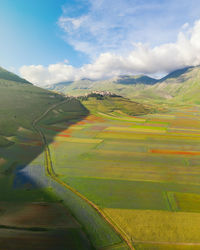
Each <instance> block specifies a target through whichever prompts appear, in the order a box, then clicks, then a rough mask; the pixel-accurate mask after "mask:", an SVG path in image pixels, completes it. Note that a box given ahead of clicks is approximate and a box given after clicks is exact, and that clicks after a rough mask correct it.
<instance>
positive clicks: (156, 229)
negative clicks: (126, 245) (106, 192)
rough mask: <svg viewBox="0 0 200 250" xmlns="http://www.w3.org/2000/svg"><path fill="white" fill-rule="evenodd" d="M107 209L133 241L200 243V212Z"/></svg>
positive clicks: (105, 210) (108, 213) (109, 214)
mask: <svg viewBox="0 0 200 250" xmlns="http://www.w3.org/2000/svg"><path fill="white" fill-rule="evenodd" d="M104 212H105V213H106V214H107V215H108V216H109V217H111V218H112V219H113V220H114V221H115V223H117V225H118V226H119V227H120V228H122V229H123V230H126V233H127V235H128V237H129V238H131V239H132V241H133V243H134V242H141V243H145V242H148V241H153V242H155V243H156V242H168V243H172V242H185V243H187V242H190V243H191V242H194V243H195V242H198V243H200V237H199V232H200V214H199V213H185V212H168V211H158V210H133V209H111V208H105V209H104Z"/></svg>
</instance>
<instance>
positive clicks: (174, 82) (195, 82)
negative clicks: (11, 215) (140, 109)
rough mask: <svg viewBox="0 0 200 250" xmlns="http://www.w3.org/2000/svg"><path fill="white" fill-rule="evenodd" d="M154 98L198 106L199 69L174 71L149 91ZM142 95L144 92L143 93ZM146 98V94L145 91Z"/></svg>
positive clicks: (199, 89) (199, 88)
mask: <svg viewBox="0 0 200 250" xmlns="http://www.w3.org/2000/svg"><path fill="white" fill-rule="evenodd" d="M149 92H151V93H153V95H154V96H156V97H160V98H163V99H165V100H171V101H172V102H173V101H179V102H191V103H196V104H199V103H200V102H199V100H200V94H199V93H200V67H199V66H197V67H188V68H184V69H181V70H176V71H174V72H172V73H170V74H169V75H167V76H166V77H164V78H163V79H161V80H160V81H159V82H158V83H157V84H155V85H154V86H152V87H151V88H150V89H149ZM143 93H144V92H143ZM146 95H147V96H148V92H147V91H146Z"/></svg>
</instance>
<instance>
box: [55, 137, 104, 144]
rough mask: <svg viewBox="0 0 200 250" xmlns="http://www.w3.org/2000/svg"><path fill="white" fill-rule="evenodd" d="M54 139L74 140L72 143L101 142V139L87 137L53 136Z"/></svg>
mask: <svg viewBox="0 0 200 250" xmlns="http://www.w3.org/2000/svg"><path fill="white" fill-rule="evenodd" d="M54 140H55V142H56V141H62V142H74V143H94V144H96V143H101V142H102V141H103V140H101V139H88V138H75V137H60V136H57V137H55V139H54Z"/></svg>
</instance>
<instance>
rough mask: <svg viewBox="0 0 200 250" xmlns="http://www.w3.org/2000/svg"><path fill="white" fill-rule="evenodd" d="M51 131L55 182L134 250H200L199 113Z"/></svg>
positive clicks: (185, 110) (87, 122)
mask: <svg viewBox="0 0 200 250" xmlns="http://www.w3.org/2000/svg"><path fill="white" fill-rule="evenodd" d="M88 108H89V106H88ZM52 127H53V125H49V126H48V129H47V128H45V129H44V130H45V134H46V137H47V138H48V140H50V141H52V143H51V144H50V146H49V148H50V152H51V156H52V164H53V166H54V169H55V172H56V174H57V176H58V178H60V179H61V180H62V181H63V182H64V183H67V184H68V185H69V186H71V187H73V188H74V189H75V190H77V191H78V192H79V193H81V194H82V195H84V197H86V198H87V199H89V200H90V201H92V202H93V203H94V204H96V205H97V206H98V207H99V208H100V209H101V210H102V211H103V212H104V213H105V215H106V216H107V217H108V218H109V219H110V220H111V221H112V222H113V223H114V224H115V225H117V227H118V228H119V229H120V230H121V231H122V232H124V234H125V235H126V236H127V238H128V239H129V241H131V242H132V244H133V247H135V249H142V250H144V249H150V250H151V249H183V250H184V249H200V248H198V247H200V233H199V232H200V109H199V107H192V106H188V107H187V106H184V107H175V108H173V107H172V108H169V111H168V112H167V111H165V113H155V114H153V113H151V114H147V115H142V116H137V117H131V116H130V115H127V116H125V114H120V113H118V112H113V113H109V112H108V113H103V112H99V113H98V112H96V113H95V114H94V113H93V114H92V115H89V116H87V117H86V118H84V119H83V120H82V121H79V122H77V123H74V124H67V125H65V124H64V123H63V125H62V126H60V127H61V128H62V129H60V128H59V131H56V132H57V133H56V134H54V133H52V130H51V129H52ZM55 127H56V126H54V128H55ZM54 128H53V129H54ZM117 247H119V249H120V245H118V246H116V249H118V248H117ZM190 247H191V248H190ZM113 249H114V248H113Z"/></svg>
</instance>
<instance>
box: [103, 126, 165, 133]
mask: <svg viewBox="0 0 200 250" xmlns="http://www.w3.org/2000/svg"><path fill="white" fill-rule="evenodd" d="M105 131H119V132H121V131H126V132H144V133H155V134H164V133H166V128H161V127H158V129H155V127H150V126H146V127H145V126H135V127H131V128H129V127H128V128H127V127H109V128H106V129H105Z"/></svg>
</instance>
